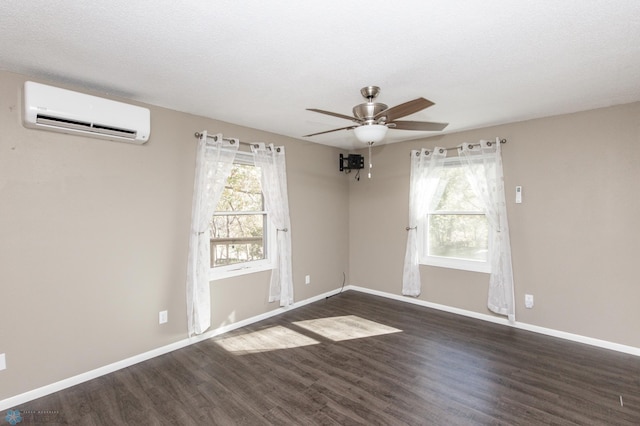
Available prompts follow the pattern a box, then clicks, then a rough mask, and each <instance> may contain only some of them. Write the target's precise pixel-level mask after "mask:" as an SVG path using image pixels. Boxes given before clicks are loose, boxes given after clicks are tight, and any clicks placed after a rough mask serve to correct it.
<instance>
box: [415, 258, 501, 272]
mask: <svg viewBox="0 0 640 426" xmlns="http://www.w3.org/2000/svg"><path fill="white" fill-rule="evenodd" d="M420 265H425V266H437V267H439V268H449V269H459V270H461V271H472V272H483V273H486V274H490V273H491V265H489V263H488V262H479V261H473V260H464V259H454V258H449V257H436V256H431V257H428V258H426V259H420Z"/></svg>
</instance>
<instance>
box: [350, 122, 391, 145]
mask: <svg viewBox="0 0 640 426" xmlns="http://www.w3.org/2000/svg"><path fill="white" fill-rule="evenodd" d="M353 131H354V133H355V134H356V138H357V139H358V140H359V141H360V142H362V143H378V142H382V140H383V139H384V137H385V136H386V135H387V126H384V125H382V124H363V125H362V126H358V127H356V128H355V129H353Z"/></svg>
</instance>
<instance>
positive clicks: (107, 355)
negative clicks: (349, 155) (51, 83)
mask: <svg viewBox="0 0 640 426" xmlns="http://www.w3.org/2000/svg"><path fill="white" fill-rule="evenodd" d="M26 79H27V77H25V76H22V75H16V74H11V73H5V72H0V294H1V296H2V308H1V309H0V353H5V354H6V360H7V367H8V368H7V369H6V370H4V371H0V400H1V399H4V398H7V397H11V396H15V395H18V394H20V393H23V392H26V391H29V390H32V389H35V388H38V387H41V386H45V385H48V384H51V383H54V382H56V381H59V380H62V379H65V378H69V377H72V376H74V375H77V374H80V373H84V372H87V371H90V370H92V369H95V368H98V367H102V366H105V365H108V364H110V363H113V362H116V361H120V360H122V359H125V358H127V357H131V356H134V355H138V354H140V353H143V352H146V351H149V350H152V349H155V348H159V347H162V346H164V345H167V344H170V343H173V342H177V341H180V340H183V339H185V338H186V337H187V335H186V333H187V332H186V330H187V327H186V308H185V275H186V262H187V247H188V232H189V222H190V217H191V195H192V190H193V173H194V166H195V147H196V140H195V138H194V137H193V134H194V132H196V131H199V130H203V129H206V130H208V131H210V132H212V133H217V132H222V133H224V134H225V135H227V136H233V137H238V138H240V139H241V140H247V141H264V142H267V143H269V142H272V143H275V144H276V145H284V146H285V147H286V152H287V173H288V184H289V203H290V210H291V216H292V218H291V221H292V245H293V252H294V254H293V275H294V287H295V288H294V291H295V300H304V299H306V298H309V297H312V296H314V295H318V294H322V293H324V292H327V291H330V290H333V289H336V288H338V287H339V285H340V284H341V282H342V272H343V271H346V270H347V267H348V183H347V181H346V179H344V176H342V175H340V174H339V173H338V172H337V171H336V163H337V160H336V159H337V157H338V152H339V151H338V150H336V149H334V148H329V147H325V146H320V145H316V144H311V143H307V142H304V141H301V140H295V139H291V138H286V137H283V136H278V135H274V134H269V133H265V132H260V131H257V130H253V129H248V128H244V127H240V126H234V125H230V124H228V123H222V122H219V121H215V120H211V119H207V118H203V117H196V116H193V115H189V114H184V113H180V112H176V111H170V110H167V109H163V108H158V107H150V109H151V117H152V126H151V138H150V140H149V142H148V143H147V144H145V145H143V146H136V145H130V144H126V143H117V142H110V141H103V140H99V139H88V138H84V137H80V136H69V135H64V134H57V133H51V132H46V131H39V130H31V129H25V128H24V127H23V126H22V125H21V106H22V100H21V97H22V94H21V92H22V85H23V83H24V81H25V80H26ZM43 82H44V83H48V82H46V81H43ZM70 88H71V89H74V88H73V87H70ZM98 95H100V94H98ZM306 274H309V275H311V280H312V282H311V284H310V285H305V284H304V276H305V275H306ZM268 282H269V274H268V273H257V274H252V275H247V276H243V277H237V278H233V279H228V280H222V281H219V282H214V283H212V285H211V289H212V305H213V327H214V328H215V327H217V326H219V325H224V324H229V323H232V322H235V321H238V320H242V319H246V318H249V317H252V316H255V315H258V314H261V313H264V312H267V311H269V310H272V309H275V308H277V307H278V306H277V304H275V303H271V304H270V303H267V287H268ZM165 309H166V310H168V311H169V322H168V323H167V324H165V325H158V312H159V311H161V310H165Z"/></svg>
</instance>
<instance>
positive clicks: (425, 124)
mask: <svg viewBox="0 0 640 426" xmlns="http://www.w3.org/2000/svg"><path fill="white" fill-rule="evenodd" d="M388 124H389V127H390V128H392V129H399V130H422V131H429V132H436V131H439V130H443V129H444V128H445V127H447V126H448V125H449V123H431V122H429V121H392V122H391V123H388ZM394 125H395V126H394Z"/></svg>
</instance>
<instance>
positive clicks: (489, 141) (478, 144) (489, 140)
mask: <svg viewBox="0 0 640 426" xmlns="http://www.w3.org/2000/svg"><path fill="white" fill-rule="evenodd" d="M486 141H487V142H488V143H489V146H491V144H492V143H493V140H491V139H487V140H486ZM500 143H507V140H506V139H500ZM469 145H471V146H480V143H479V142H478V143H472V144H469ZM435 148H436V147H433V149H435ZM453 149H456V150H457V149H459V147H457V146H455V147H451V148H440V152H441V153H442V151H451V150H453Z"/></svg>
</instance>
